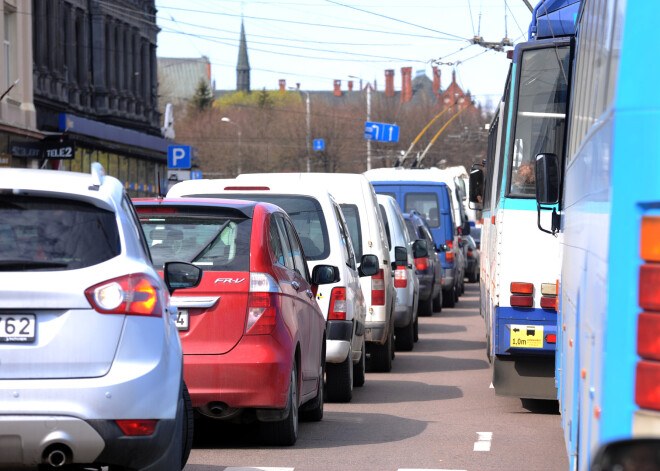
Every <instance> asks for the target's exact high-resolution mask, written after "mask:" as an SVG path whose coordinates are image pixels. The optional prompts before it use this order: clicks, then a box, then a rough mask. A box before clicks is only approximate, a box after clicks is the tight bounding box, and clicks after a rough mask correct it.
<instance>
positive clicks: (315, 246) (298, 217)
mask: <svg viewBox="0 0 660 471" xmlns="http://www.w3.org/2000/svg"><path fill="white" fill-rule="evenodd" d="M206 196H207V197H208V195H206ZM219 196H222V197H223V198H232V199H242V200H250V201H263V202H266V203H272V204H275V205H277V206H279V207H280V208H282V209H283V210H284V211H285V212H286V213H287V214H288V215H289V218H290V219H291V221H293V225H294V227H295V228H296V232H298V237H300V243H301V244H302V246H303V250H304V251H305V256H306V257H307V259H308V260H323V259H326V258H328V256H329V255H330V242H329V238H328V229H327V226H326V224H325V216H324V215H323V209H322V208H321V204H320V203H319V202H318V201H317V200H316V198H312V197H310V196H298V195H270V194H268V195H263V194H261V195H255V194H252V195H248V194H241V193H239V194H233V193H231V194H226V195H219Z"/></svg>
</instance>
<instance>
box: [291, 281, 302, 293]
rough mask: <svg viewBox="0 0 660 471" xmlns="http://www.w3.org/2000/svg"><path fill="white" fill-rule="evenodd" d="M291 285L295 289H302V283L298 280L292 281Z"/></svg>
mask: <svg viewBox="0 0 660 471" xmlns="http://www.w3.org/2000/svg"><path fill="white" fill-rule="evenodd" d="M291 286H293V289H295V290H296V291H298V290H299V289H300V283H298V282H297V281H292V282H291Z"/></svg>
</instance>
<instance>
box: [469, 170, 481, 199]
mask: <svg viewBox="0 0 660 471" xmlns="http://www.w3.org/2000/svg"><path fill="white" fill-rule="evenodd" d="M469 199H470V209H483V206H484V204H483V203H484V171H483V169H481V168H479V167H473V168H472V170H471V171H470V195H469Z"/></svg>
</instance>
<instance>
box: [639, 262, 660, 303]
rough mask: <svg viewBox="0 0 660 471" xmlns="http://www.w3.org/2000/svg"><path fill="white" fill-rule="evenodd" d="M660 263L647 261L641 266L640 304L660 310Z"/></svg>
mask: <svg viewBox="0 0 660 471" xmlns="http://www.w3.org/2000/svg"><path fill="white" fill-rule="evenodd" d="M658 286H660V264H657V263H645V264H644V265H642V266H641V267H639V306H640V307H641V308H642V309H646V310H650V311H660V289H658Z"/></svg>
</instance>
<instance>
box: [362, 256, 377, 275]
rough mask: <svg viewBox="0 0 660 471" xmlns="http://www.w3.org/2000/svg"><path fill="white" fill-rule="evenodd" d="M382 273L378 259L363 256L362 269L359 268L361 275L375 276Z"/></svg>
mask: <svg viewBox="0 0 660 471" xmlns="http://www.w3.org/2000/svg"><path fill="white" fill-rule="evenodd" d="M379 271H380V268H379V267H378V257H376V256H375V255H372V254H367V255H363V256H362V259H361V260H360V267H359V268H358V273H359V275H360V276H361V277H362V276H374V275H377V274H378V272H379Z"/></svg>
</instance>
